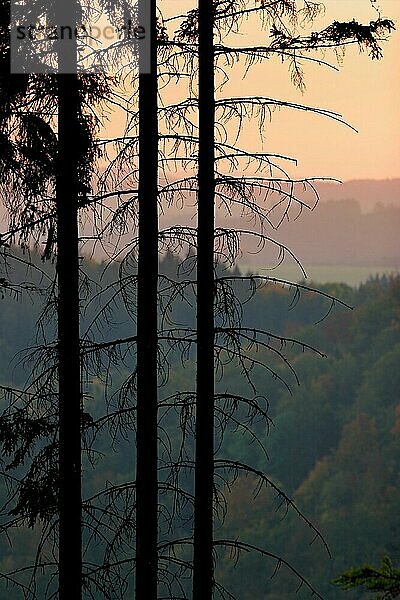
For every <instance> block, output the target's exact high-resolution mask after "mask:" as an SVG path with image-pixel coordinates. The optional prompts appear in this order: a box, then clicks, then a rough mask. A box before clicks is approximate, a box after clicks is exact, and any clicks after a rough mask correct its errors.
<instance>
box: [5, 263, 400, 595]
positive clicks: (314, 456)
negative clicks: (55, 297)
mask: <svg viewBox="0 0 400 600" xmlns="http://www.w3.org/2000/svg"><path fill="white" fill-rule="evenodd" d="M117 267H118V265H115V267H113V268H111V269H108V271H107V272H106V275H105V276H103V283H102V285H105V284H106V283H107V282H108V281H112V280H113V277H114V276H115V275H116V270H117ZM45 268H46V269H47V271H49V270H51V267H50V266H49V265H47V266H45ZM85 269H86V272H87V273H88V274H89V275H90V279H91V281H92V282H94V283H93V285H100V283H99V282H100V279H101V273H102V270H103V269H102V267H101V266H100V265H98V264H95V263H90V262H87V264H86V267H85ZM176 269H177V259H175V258H174V257H172V256H167V257H166V258H165V259H164V261H163V263H162V269H161V270H162V272H164V273H167V274H169V275H170V276H173V274H174V273H175V274H176ZM114 271H115V272H114ZM18 275H19V278H20V280H27V279H29V278H32V279H34V280H35V281H36V283H38V276H37V275H34V274H32V273H29V274H28V273H26V271H25V270H24V267H23V266H22V265H20V266H18V267H16V268H15V271H14V273H13V278H14V280H15V279H16V278H17V279H18ZM96 282H97V283H96ZM241 285H243V286H244V287H243V290H242V294H243V298H245V297H246V293H247V291H248V290H247V288H245V286H246V284H241ZM307 285H310V284H307ZM310 287H312V286H310ZM322 291H324V292H326V293H328V294H332V295H334V296H336V297H338V298H341V299H342V300H345V301H346V303H348V304H349V305H352V306H354V310H350V309H344V308H340V307H339V306H337V305H334V306H333V307H332V306H331V304H330V301H329V300H327V299H324V298H323V297H321V296H318V295H315V294H313V293H312V292H309V291H302V292H301V293H300V295H298V294H297V289H296V288H295V287H294V288H289V287H287V286H283V285H282V284H281V283H277V282H275V283H274V282H270V283H269V284H268V285H265V286H262V287H261V288H260V289H259V290H258V291H257V292H256V294H255V296H254V297H253V298H252V299H250V300H249V301H248V302H247V303H246V304H245V305H244V315H243V321H244V322H246V324H247V325H249V326H253V327H261V326H262V327H264V328H265V329H268V330H269V331H270V332H271V333H272V334H273V333H274V332H277V331H280V332H283V333H284V334H285V335H286V336H287V337H289V338H297V339H300V340H302V341H303V342H304V343H305V344H309V345H310V346H313V347H316V348H319V349H320V350H321V351H322V352H324V353H326V354H327V355H328V356H327V357H325V358H322V357H319V356H316V355H314V354H313V353H311V352H308V351H304V352H303V351H302V349H301V348H300V350H299V349H297V350H296V347H293V348H291V347H290V345H289V346H287V347H286V352H287V356H288V360H290V361H291V364H292V365H293V367H294V369H295V371H296V372H297V374H298V378H299V380H300V386H298V385H297V383H296V379H295V377H294V376H291V378H290V379H288V377H287V373H285V374H284V371H283V367H282V366H281V365H280V363H279V362H278V361H277V362H276V364H275V365H272V366H273V367H274V368H275V370H276V371H277V373H278V374H280V373H281V374H282V375H283V376H284V378H285V380H287V382H288V384H289V387H290V390H291V392H289V391H288V390H287V389H286V388H285V387H284V386H283V385H282V384H281V383H280V382H279V380H277V379H276V378H274V377H272V376H268V374H267V372H266V371H265V370H261V369H260V371H259V373H258V372H257V377H258V378H259V381H260V383H261V385H260V386H259V387H260V388H261V389H262V390H263V394H265V396H266V397H267V399H268V402H269V406H268V410H269V416H270V418H271V422H270V427H269V431H265V430H264V429H263V428H261V425H260V427H259V430H258V432H257V433H258V436H259V439H260V440H261V444H257V443H255V442H254V439H253V438H251V437H250V436H249V434H248V433H247V432H246V429H245V428H243V427H239V428H236V427H235V425H234V424H233V425H232V426H231V427H230V428H229V427H228V431H227V433H226V435H225V438H224V441H223V447H222V448H221V455H222V453H223V455H224V456H225V457H231V458H232V459H233V460H235V457H237V456H241V457H243V461H244V462H245V463H247V464H256V465H258V466H259V468H260V470H263V471H266V472H267V473H268V474H269V476H270V478H271V480H272V481H273V482H275V483H276V484H278V485H279V486H280V487H282V488H283V489H284V490H285V491H286V492H287V494H288V495H289V496H291V497H293V498H294V499H295V501H296V505H297V506H298V507H299V508H300V509H301V511H302V512H303V513H304V514H305V515H306V516H307V517H308V518H309V519H310V520H311V521H312V522H313V523H315V524H316V525H317V526H318V528H319V529H320V530H321V532H322V533H323V534H324V536H325V537H326V540H327V542H328V544H329V547H330V550H331V553H332V559H330V558H329V557H328V554H327V552H326V550H325V549H324V547H323V546H322V544H321V543H320V542H318V541H315V542H314V543H313V544H311V545H310V543H311V542H312V541H313V537H314V534H313V532H312V531H311V529H310V528H309V527H308V526H307V524H306V523H304V522H302V521H301V520H300V519H299V517H298V516H297V515H296V514H295V513H294V512H293V510H289V512H288V513H287V514H286V509H285V506H282V505H281V504H282V503H281V498H279V497H276V494H275V493H274V491H273V490H271V488H266V487H265V486H259V485H258V481H257V478H256V476H255V477H254V479H253V478H252V477H251V476H249V475H248V476H246V477H244V476H240V475H239V476H238V478H237V479H236V482H235V483H234V484H233V485H232V486H230V487H229V489H226V490H225V498H226V502H227V503H228V505H229V510H228V512H227V514H228V517H227V519H226V521H225V524H224V525H222V524H221V525H220V526H218V528H217V531H216V538H217V539H224V538H228V537H229V538H233V539H235V538H238V537H239V535H240V538H241V539H242V540H245V541H246V542H247V543H249V544H254V545H255V546H262V547H265V548H267V549H268V550H269V551H270V552H271V553H273V554H277V555H281V556H283V557H284V558H286V559H287V560H288V561H289V562H290V563H291V564H292V565H293V566H295V568H297V569H298V570H299V571H301V572H302V573H304V574H305V575H307V577H308V578H309V579H310V580H311V581H312V582H313V584H314V585H315V586H316V587H317V589H318V590H319V591H320V592H321V593H322V594H323V595H324V596H325V597H326V598H341V597H348V598H361V597H362V596H361V595H360V594H358V595H357V592H354V593H353V592H351V593H350V592H349V593H347V594H346V596H345V594H344V592H340V591H339V590H337V589H336V588H334V587H333V586H332V585H331V584H330V581H331V580H332V579H333V578H334V577H335V576H336V575H338V574H339V573H340V572H342V571H343V570H345V569H347V568H349V567H351V566H358V565H359V564H361V563H363V562H374V563H376V564H377V563H378V562H379V560H380V558H381V556H382V555H383V554H385V553H387V554H390V555H391V556H392V557H393V559H394V560H395V561H396V559H398V557H399V555H400V517H399V513H398V506H399V502H400V486H399V484H400V481H399V478H400V475H399V473H398V469H397V468H396V465H397V464H398V461H399V459H400V445H399V436H400V397H399V390H400V374H399V368H398V366H399V364H400V337H399V331H400V328H399V326H400V321H399V318H400V312H399V306H400V304H399V300H400V278H385V277H384V278H380V279H371V280H370V281H369V282H368V283H367V284H365V285H363V286H361V287H360V288H359V289H357V290H354V289H352V288H350V287H347V286H345V285H342V284H330V285H326V286H323V288H322ZM40 304H41V300H40V297H38V296H37V294H36V293H35V292H32V294H30V295H29V294H28V295H27V294H24V295H22V296H20V297H14V295H13V294H9V293H8V292H7V287H6V288H4V297H3V298H2V299H1V301H0V308H1V311H0V354H1V363H0V376H1V382H0V383H1V384H2V385H5V386H7V385H9V384H10V383H11V380H12V379H13V378H14V383H15V380H17V382H21V381H22V380H23V379H24V377H26V375H27V374H28V373H27V371H28V370H29V363H28V364H25V363H20V362H19V358H21V356H22V355H18V354H17V353H18V352H20V351H21V350H23V349H24V348H25V347H26V346H27V345H29V344H32V343H33V342H34V338H35V328H34V322H35V320H36V318H37V317H38V315H39V313H40ZM175 310H176V316H175V319H177V320H179V319H180V320H181V321H183V322H184V321H187V320H188V318H189V319H190V307H188V306H187V304H185V303H183V302H182V303H181V304H179V303H178V305H177V307H176V309H175ZM118 311H119V309H118V307H116V308H115V313H114V314H113V316H112V319H110V322H112V323H114V325H109V326H108V327H109V329H108V331H106V332H103V333H102V334H101V335H102V336H104V338H107V337H115V336H116V335H131V333H132V332H131V325H132V324H131V323H128V322H127V321H126V317H125V315H124V314H123V313H119V312H118ZM327 313H328V314H327ZM324 317H325V318H324ZM84 321H87V322H89V321H90V309H89V310H88V312H87V313H86V316H85V317H84ZM47 325H49V327H50V328H51V327H52V324H51V321H50V323H47ZM99 335H100V334H99ZM252 351H253V353H254V356H255V357H257V358H260V359H261V358H262V354H263V352H264V350H263V349H262V348H260V347H257V346H254V348H253V349H252ZM13 357H15V358H14V359H13V360H12V358H13ZM11 360H12V363H11V365H10V361H11ZM269 360H270V359H269ZM193 372H194V365H193V364H192V363H191V361H190V359H189V360H188V361H186V362H183V363H182V362H181V357H180V356H178V355H176V356H175V357H173V359H172V364H171V368H170V371H169V377H168V381H167V383H166V386H165V394H166V395H168V394H169V393H174V392H175V391H177V390H182V389H190V386H191V385H192V382H193ZM114 376H115V379H116V380H117V379H118V377H119V375H118V374H114ZM228 384H229V385H230V386H231V387H232V388H233V389H236V390H238V393H239V391H243V393H244V392H245V386H246V384H245V381H244V380H243V376H242V374H241V373H240V371H238V370H237V369H233V368H232V367H230V366H229V365H228V366H227V368H226V370H225V372H224V381H223V383H221V382H220V383H219V384H218V383H217V391H219V392H221V393H223V391H224V389H225V387H226V386H228ZM101 387H102V383H101V381H94V382H93V385H92V391H93V395H92V398H91V400H90V402H89V404H88V409H87V410H89V412H90V413H91V414H92V415H93V416H95V415H96V393H100V392H101ZM96 390H97V392H96ZM85 410H86V409H85ZM256 429H257V427H256ZM169 433H170V437H171V438H172V444H173V442H174V435H177V434H176V430H174V429H171V431H170V432H169ZM117 450H118V451H117V452H114V453H110V452H109V447H108V446H104V447H103V456H102V457H101V456H100V455H99V456H98V457H97V458H96V470H97V472H96V470H92V469H91V468H90V466H89V464H88V463H87V462H86V467H85V474H86V475H85V486H86V488H87V489H89V490H93V491H95V490H96V481H97V479H98V478H99V475H98V472H99V470H100V471H102V472H103V473H102V474H103V475H104V474H105V475H106V478H107V479H108V480H110V481H113V482H118V481H126V480H129V477H132V472H133V459H134V457H133V456H132V450H131V448H130V447H129V440H127V441H126V442H125V443H124V441H123V440H121V441H120V443H119V446H118V447H117ZM267 456H268V458H267ZM6 464H7V460H6V461H5V465H6ZM5 465H3V467H2V469H3V468H4V466H5ZM103 478H104V477H103ZM221 510H222V509H221ZM222 512H223V510H222ZM30 539H31V534H30V533H28V531H27V530H22V529H19V531H18V532H17V533H16V536H15V538H14V539H13V543H14V546H13V547H11V546H10V545H9V542H8V541H7V539H5V538H2V539H1V541H0V549H1V556H2V559H1V564H2V566H4V567H5V566H7V569H10V566H11V565H15V566H17V565H18V564H24V559H25V556H24V555H26V553H28V554H29V552H30V550H29V547H30V546H29V540H30ZM22 548H23V551H22ZM225 552H226V554H225V555H224V554H223V553H221V554H219V560H218V571H219V573H218V576H219V577H220V579H221V580H222V581H224V583H226V584H227V586H228V587H233V588H234V589H235V593H236V597H238V598H240V599H241V600H262V599H264V598H265V599H268V600H278V599H279V600H280V599H282V598H285V599H286V598H288V599H290V598H303V597H304V598H305V597H309V592H308V591H306V590H304V591H303V590H300V592H298V593H297V594H296V588H297V587H298V581H296V580H295V578H293V577H292V576H290V575H289V572H288V570H287V569H286V568H285V566H284V565H282V566H281V568H280V569H279V570H278V572H275V567H276V563H275V561H273V560H269V559H268V558H267V557H265V556H260V555H257V554H256V553H246V552H244V553H242V554H240V556H239V557H238V558H239V562H238V564H237V566H236V568H235V560H231V559H232V556H230V555H229V552H228V551H227V550H225ZM17 556H18V558H17ZM233 558H236V557H235V556H234V557H233ZM0 586H3V587H0V589H2V590H5V589H6V583H5V582H3V583H2V584H0ZM3 593H6V592H5V591H2V592H1V594H0V597H3V595H2V594H3ZM15 594H16V595H15V598H19V597H20V596H19V595H18V594H20V592H15ZM7 597H9V598H10V599H11V598H14V596H13V592H12V590H9V591H7Z"/></svg>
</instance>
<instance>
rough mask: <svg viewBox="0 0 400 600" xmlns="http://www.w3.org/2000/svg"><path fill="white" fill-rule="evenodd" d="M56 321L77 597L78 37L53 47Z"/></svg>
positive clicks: (66, 592)
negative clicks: (55, 57)
mask: <svg viewBox="0 0 400 600" xmlns="http://www.w3.org/2000/svg"><path fill="white" fill-rule="evenodd" d="M79 12H80V11H79V8H78V2H77V1H76V0H67V1H66V2H63V3H62V5H60V2H58V4H57V10H56V16H57V21H56V22H57V25H58V27H60V28H61V27H63V26H65V24H72V23H74V24H77V23H79V22H80V18H79V17H80V15H79ZM58 68H59V71H60V73H59V74H58V75H57V98H58V153H57V165H56V210H57V219H56V222H57V284H58V299H57V324H58V353H57V362H58V386H59V390H58V394H59V598H60V600H67V599H69V600H70V599H71V598H76V599H77V600H79V599H80V598H81V597H82V485H81V412H82V398H81V368H80V341H79V319H80V309H79V247H78V236H79V234H78V203H79V197H80V196H81V195H82V192H83V189H82V181H81V175H82V172H85V171H86V170H87V166H86V164H85V161H86V160H87V158H88V157H87V155H86V154H87V152H86V151H85V150H86V149H85V148H84V142H85V141H87V140H84V137H85V135H84V133H85V132H84V131H82V125H83V122H82V107H81V98H80V94H79V81H78V75H77V41H76V39H75V38H74V37H73V38H72V39H71V40H64V41H62V42H61V43H60V48H59V51H58Z"/></svg>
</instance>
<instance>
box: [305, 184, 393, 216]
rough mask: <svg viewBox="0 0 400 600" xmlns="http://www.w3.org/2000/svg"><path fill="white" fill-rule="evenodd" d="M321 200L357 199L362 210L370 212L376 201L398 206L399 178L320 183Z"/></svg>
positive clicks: (318, 186) (385, 204) (318, 187)
mask: <svg viewBox="0 0 400 600" xmlns="http://www.w3.org/2000/svg"><path fill="white" fill-rule="evenodd" d="M317 189H318V191H319V193H320V195H321V200H323V201H326V200H357V202H358V203H359V205H360V207H361V210H362V212H370V211H372V210H373V209H374V207H375V205H376V204H377V203H381V204H383V205H384V206H390V205H393V206H396V207H400V178H399V179H382V180H375V179H355V180H353V181H345V182H344V183H342V184H338V183H328V182H326V183H325V182H324V183H320V184H318V185H317Z"/></svg>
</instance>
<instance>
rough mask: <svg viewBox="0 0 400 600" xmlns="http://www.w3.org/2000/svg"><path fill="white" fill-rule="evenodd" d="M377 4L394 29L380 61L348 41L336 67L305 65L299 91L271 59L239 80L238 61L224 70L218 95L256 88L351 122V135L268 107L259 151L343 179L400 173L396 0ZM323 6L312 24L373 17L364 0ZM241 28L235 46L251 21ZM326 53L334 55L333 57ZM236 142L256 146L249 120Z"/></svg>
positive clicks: (306, 172)
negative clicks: (231, 70)
mask: <svg viewBox="0 0 400 600" xmlns="http://www.w3.org/2000/svg"><path fill="white" fill-rule="evenodd" d="M379 3H380V7H381V13H382V16H383V17H388V18H391V19H393V20H394V21H395V24H396V26H397V29H398V30H397V31H395V32H394V33H393V34H392V37H391V39H390V41H389V42H388V43H385V44H384V45H383V47H384V58H383V59H382V60H381V61H371V59H369V58H368V56H367V54H366V53H365V52H364V53H361V54H360V52H359V50H358V49H357V48H352V49H350V50H348V51H347V54H346V57H345V59H344V64H343V66H342V67H341V68H340V70H339V72H336V71H333V70H330V69H326V68H324V67H318V66H314V65H312V64H308V65H307V64H306V65H305V73H306V85H307V90H306V92H305V93H304V94H301V92H299V91H298V90H297V89H295V87H294V86H293V84H292V83H291V81H290V76H289V74H288V70H287V67H286V66H285V65H282V64H281V63H280V62H279V61H278V60H276V59H275V60H269V61H267V62H265V63H264V64H263V65H262V66H257V67H254V68H253V69H252V70H251V71H250V73H249V74H248V75H247V77H246V79H245V81H243V80H242V74H243V70H241V69H240V68H239V69H236V73H235V74H234V75H233V74H232V75H231V83H230V85H229V86H227V88H226V89H225V90H224V92H225V94H227V93H228V92H229V93H232V94H237V95H252V94H259V95H264V96H269V97H275V98H280V99H285V100H290V101H296V102H300V103H304V104H308V105H314V106H319V107H324V108H329V109H331V110H334V111H336V112H340V113H342V114H343V116H344V118H345V119H346V120H347V121H348V122H349V123H351V124H352V125H353V126H354V127H356V128H357V129H358V131H359V133H358V134H356V133H354V132H353V131H351V130H350V129H348V128H346V127H344V126H341V125H338V124H337V123H334V122H331V121H328V120H327V119H324V118H322V117H317V116H313V115H311V114H306V113H304V112H293V111H290V110H281V111H277V112H275V113H274V116H273V121H272V124H267V128H266V131H265V133H266V140H265V144H264V150H265V151H268V152H276V153H283V154H288V155H291V156H293V157H296V158H297V159H299V167H298V169H297V170H296V175H297V176H312V175H314V176H333V177H338V178H340V179H343V180H348V179H356V178H368V179H372V178H375V179H383V178H394V177H399V176H400V164H399V163H400V161H399V158H400V135H399V134H400V127H399V123H400V85H399V73H400V0H379ZM161 4H162V6H163V7H164V6H165V7H168V9H169V10H168V12H170V10H171V8H170V7H172V8H173V11H174V12H175V14H176V12H177V11H179V10H180V8H181V7H187V6H188V4H189V2H188V1H186V0H172V1H171V0H164V2H162V3H161ZM191 4H192V2H190V5H191ZM325 5H326V14H325V17H324V18H323V20H322V22H321V21H320V25H319V26H318V27H317V25H314V27H313V28H314V29H318V28H320V26H321V25H324V24H328V23H329V22H331V21H332V20H335V19H338V20H351V19H353V18H357V20H358V21H363V22H369V21H370V20H372V19H375V18H376V12H375V11H374V10H373V9H372V7H371V4H370V1H369V0H326V2H325ZM248 28H249V29H248V34H247V37H246V36H243V37H242V38H241V39H240V38H237V40H238V41H237V42H236V44H237V45H241V44H245V43H246V42H245V40H246V39H247V40H248V39H250V38H252V37H253V35H254V39H255V38H256V36H257V33H258V34H259V32H257V31H256V29H255V26H254V25H252V24H249V26H248ZM252 28H253V29H252ZM330 58H331V59H332V60H331V62H335V61H334V58H333V56H331V57H330ZM335 64H337V63H335ZM241 142H242V144H244V145H246V146H247V147H249V146H254V145H259V135H258V132H257V130H256V128H255V127H254V126H253V128H252V129H250V130H249V129H247V131H246V132H245V134H244V135H243V136H242V138H241Z"/></svg>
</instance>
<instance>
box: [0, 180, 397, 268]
mask: <svg viewBox="0 0 400 600" xmlns="http://www.w3.org/2000/svg"><path fill="white" fill-rule="evenodd" d="M315 187H316V189H317V191H318V193H319V196H320V201H319V203H318V204H317V206H316V207H315V208H314V210H312V211H309V210H303V212H302V213H301V214H300V215H299V211H298V208H297V206H296V205H295V204H293V206H292V208H291V210H290V218H289V219H285V220H284V221H283V222H282V223H281V225H280V227H279V228H278V229H277V230H274V229H271V230H270V231H265V233H266V234H268V235H270V236H271V237H272V238H273V239H275V240H277V241H278V242H280V243H282V244H284V245H285V246H286V247H288V248H290V249H291V250H292V251H293V253H294V254H295V255H296V256H297V257H298V258H299V260H300V261H301V262H302V263H303V264H305V265H355V266H371V267H377V266H380V267H399V266H400V243H399V241H398V240H399V231H400V178H398V179H388V180H353V181H347V182H345V183H343V184H338V183H334V182H321V183H318V184H316V186H315ZM307 196H308V197H307ZM276 198H277V197H276V196H275V201H276ZM302 198H303V196H302ZM304 200H308V201H309V202H310V204H311V205H312V204H314V201H315V196H314V195H313V197H312V196H311V194H310V193H308V194H307V195H305V196H304ZM273 202H274V200H273V199H271V198H269V199H267V200H265V201H261V202H260V204H261V205H264V206H265V207H266V208H268V203H269V207H270V206H271V204H273ZM191 204H192V206H188V207H185V208H182V209H181V210H179V209H177V208H173V207H171V208H170V209H167V210H166V212H165V214H163V215H161V218H160V226H161V227H162V228H164V227H170V226H174V225H176V224H180V225H190V226H191V227H194V226H195V222H196V220H195V212H196V207H195V206H194V205H193V204H194V200H193V199H192V201H191ZM281 209H282V207H280V208H278V209H277V213H278V212H279V210H281ZM281 212H282V211H281ZM0 215H1V213H0ZM216 217H217V225H218V226H221V227H236V228H240V229H247V230H253V229H256V226H255V224H254V222H252V221H251V220H247V221H246V219H245V218H242V217H241V213H240V210H238V209H234V210H233V212H232V214H230V215H228V214H227V211H226V210H224V209H219V210H217V215H216ZM279 220H280V216H279V214H276V215H274V214H272V221H273V222H275V224H276V223H277V222H279ZM2 229H3V230H4V229H6V225H5V224H3V226H2ZM131 237H132V233H129V234H128V235H127V236H126V238H125V239H126V241H130V240H131ZM242 250H243V252H242V257H239V266H240V265H246V266H249V267H251V266H257V267H271V266H273V265H275V264H276V262H277V255H278V249H277V247H271V245H269V244H267V245H266V246H265V247H264V248H262V249H260V248H257V243H255V242H254V241H253V242H250V241H249V240H246V239H245V238H243V240H242ZM249 252H250V253H249ZM94 257H95V258H97V259H99V260H101V259H105V258H106V256H105V255H104V254H102V251H101V248H100V247H98V249H97V251H95V255H94Z"/></svg>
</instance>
